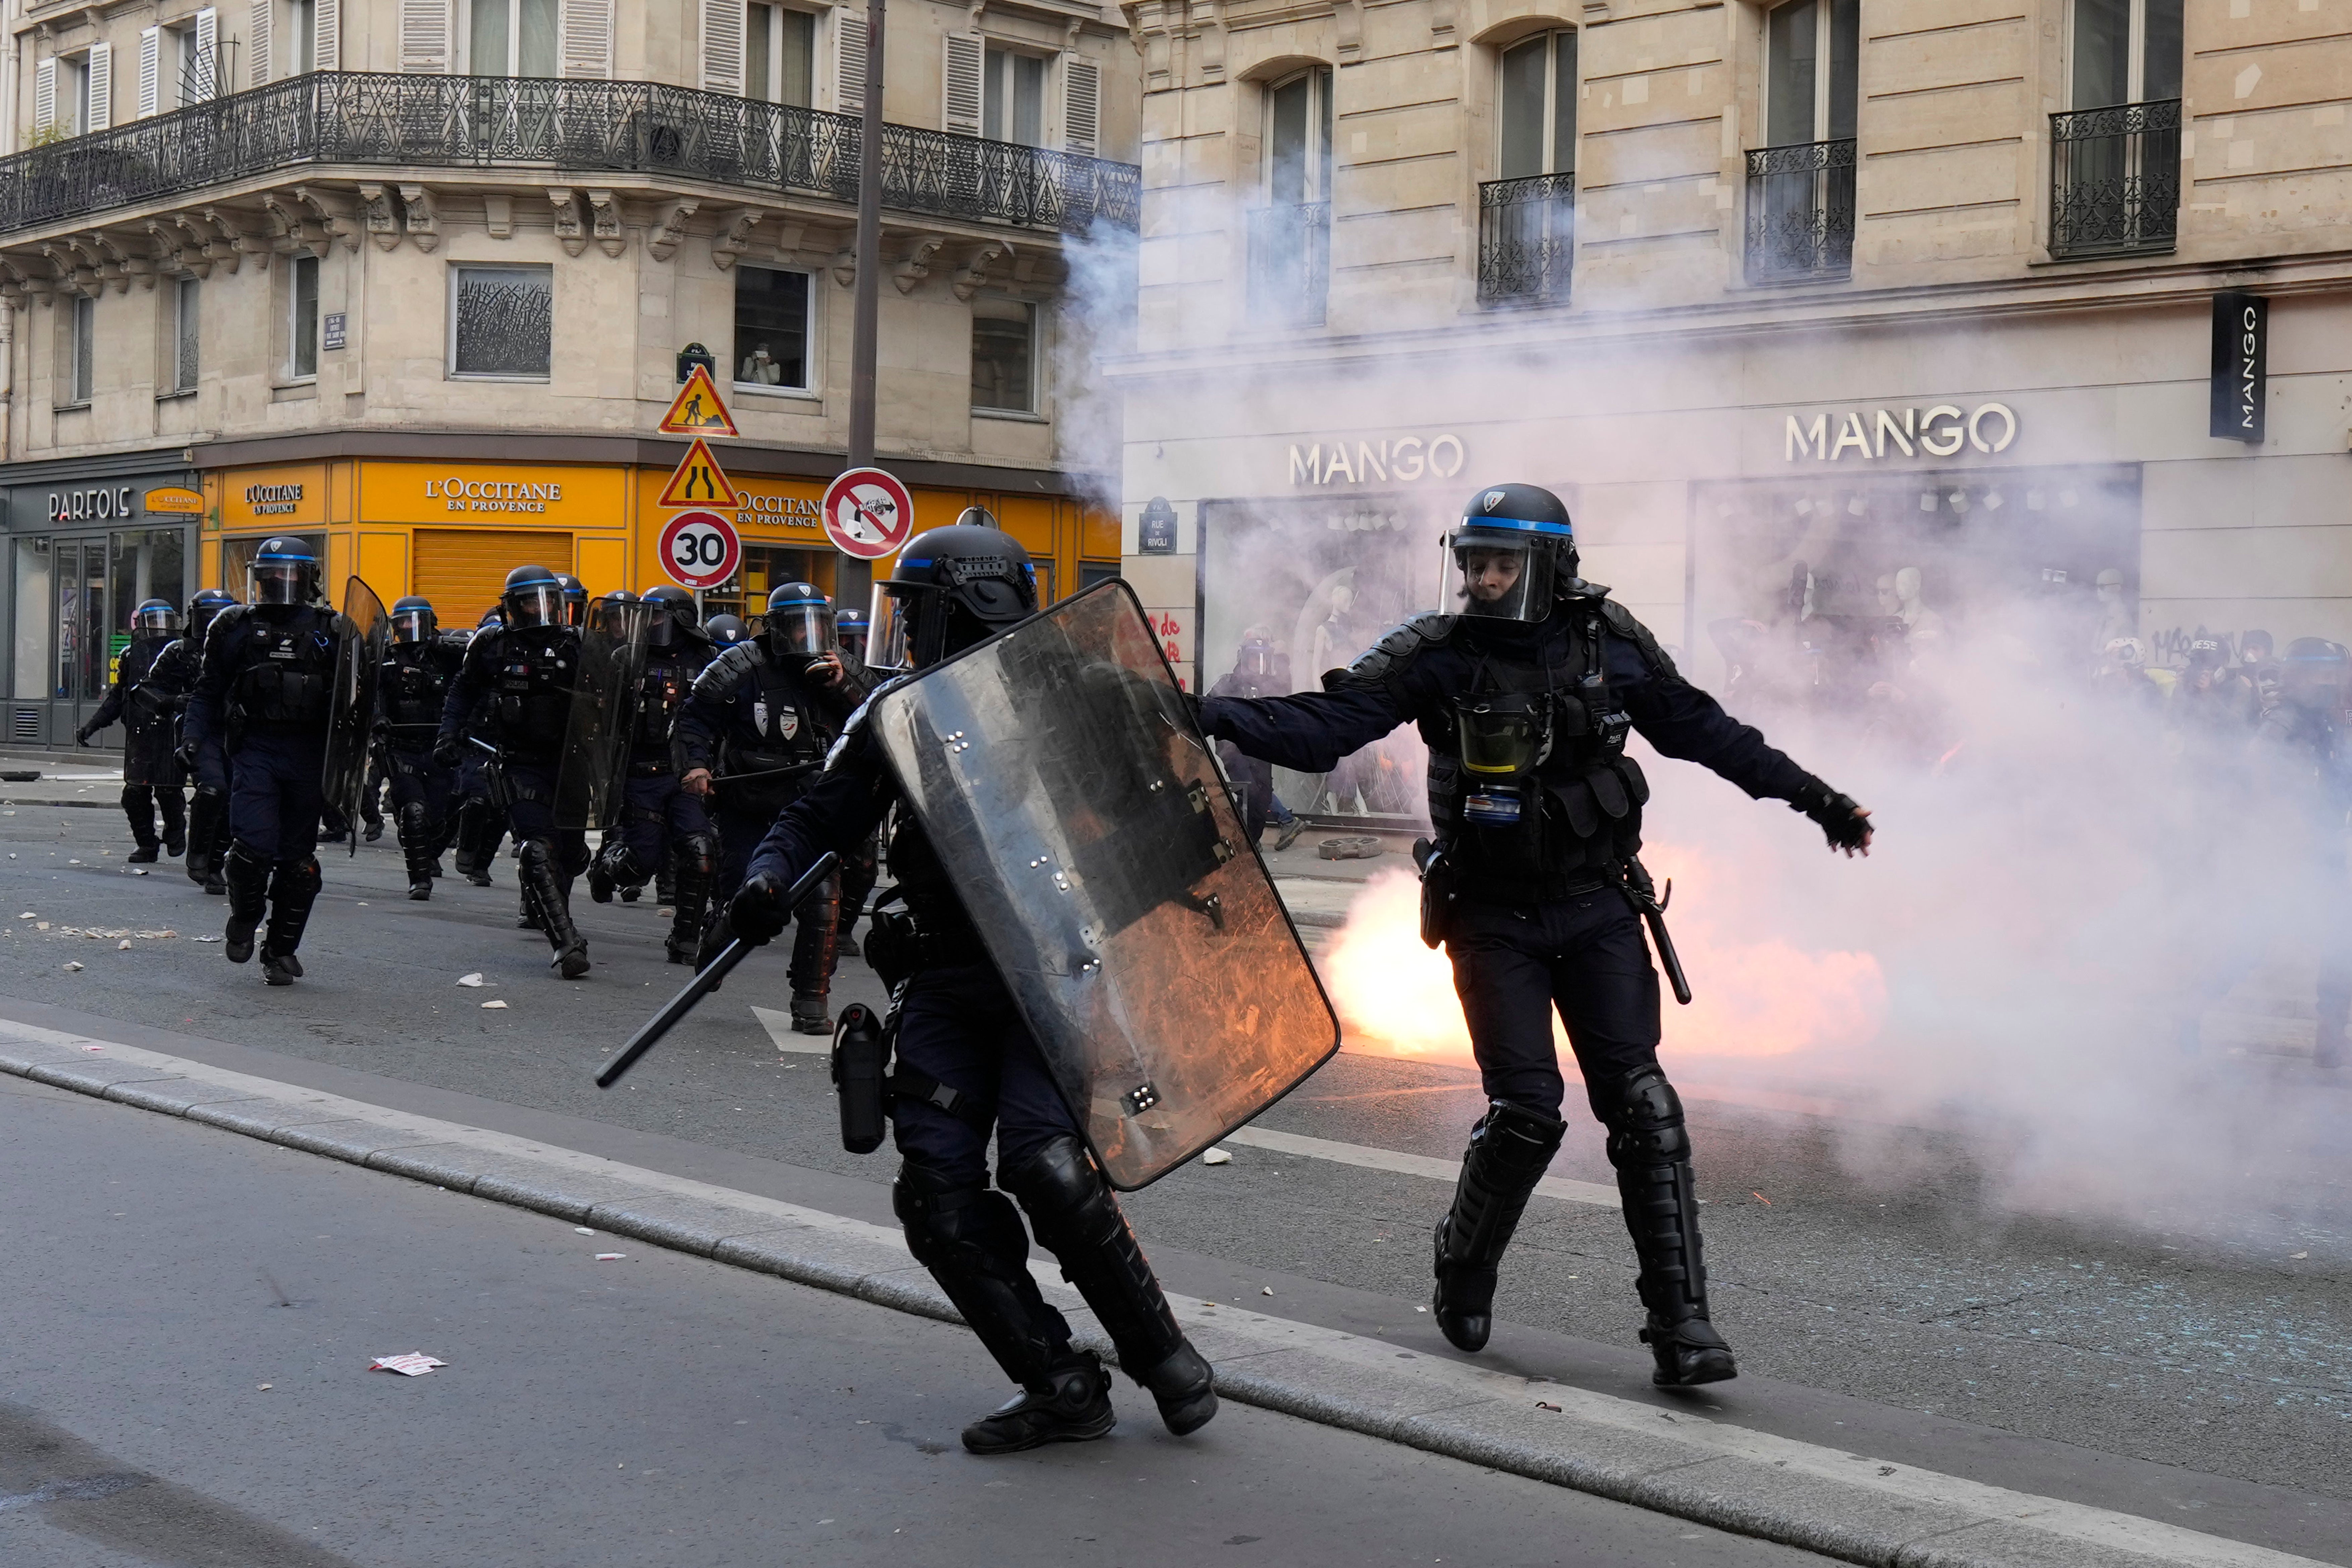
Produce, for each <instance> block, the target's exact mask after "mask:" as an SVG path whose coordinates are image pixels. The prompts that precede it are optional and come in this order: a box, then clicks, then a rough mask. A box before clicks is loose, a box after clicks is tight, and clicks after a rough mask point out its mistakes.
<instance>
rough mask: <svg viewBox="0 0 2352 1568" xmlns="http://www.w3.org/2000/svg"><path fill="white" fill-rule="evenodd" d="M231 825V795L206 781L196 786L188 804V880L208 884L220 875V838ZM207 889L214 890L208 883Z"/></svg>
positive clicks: (208, 890) (207, 890)
mask: <svg viewBox="0 0 2352 1568" xmlns="http://www.w3.org/2000/svg"><path fill="white" fill-rule="evenodd" d="M226 826H228V796H227V795H225V794H223V793H222V792H221V791H219V790H216V789H210V788H207V787H206V786H205V785H203V784H198V785H197V786H196V798H195V799H194V801H193V802H192V803H191V804H190V805H189V806H188V860H187V870H188V880H189V881H191V882H194V883H197V884H199V885H205V884H209V883H211V882H212V881H214V880H215V879H217V878H218V877H219V876H220V858H221V847H220V845H219V842H218V839H219V837H220V835H221V833H222V831H223V830H224V829H225V828H226ZM205 891H206V892H210V891H212V889H211V888H210V887H209V886H206V887H205Z"/></svg>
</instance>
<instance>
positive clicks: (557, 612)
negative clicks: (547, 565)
mask: <svg viewBox="0 0 2352 1568" xmlns="http://www.w3.org/2000/svg"><path fill="white" fill-rule="evenodd" d="M506 606H507V624H508V625H509V626H562V625H564V624H565V622H564V614H563V588H562V584H557V583H527V584H524V585H523V586H521V587H520V588H509V589H508V590H507V592H506ZM583 608H584V606H583Z"/></svg>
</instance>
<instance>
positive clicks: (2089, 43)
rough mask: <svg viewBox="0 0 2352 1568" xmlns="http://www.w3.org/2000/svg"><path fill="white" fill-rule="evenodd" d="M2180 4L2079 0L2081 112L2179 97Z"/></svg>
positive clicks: (2170, 0)
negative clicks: (2112, 105)
mask: <svg viewBox="0 0 2352 1568" xmlns="http://www.w3.org/2000/svg"><path fill="white" fill-rule="evenodd" d="M2180 12H2181V0H2074V70H2073V72H2072V73H2071V74H2072V76H2073V79H2074V81H2073V99H2072V101H2073V103H2074V107H2075V108H2076V109H2104V108H2106V107H2107V106H2109V105H2111V104H2118V103H2149V102H2153V101H2155V100H2158V99H2167V98H2179V96H2180Z"/></svg>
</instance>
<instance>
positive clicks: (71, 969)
mask: <svg viewBox="0 0 2352 1568" xmlns="http://www.w3.org/2000/svg"><path fill="white" fill-rule="evenodd" d="M80 967H81V963H80V961H79V960H75V961H74V962H72V963H68V964H67V965H66V973H68V974H71V973H73V972H74V971H75V970H77V969H79V968H80Z"/></svg>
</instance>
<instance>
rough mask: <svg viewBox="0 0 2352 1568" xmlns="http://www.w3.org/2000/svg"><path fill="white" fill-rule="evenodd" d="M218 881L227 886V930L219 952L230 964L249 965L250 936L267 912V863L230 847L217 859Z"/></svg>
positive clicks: (242, 849) (239, 846)
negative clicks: (219, 868) (219, 867)
mask: <svg viewBox="0 0 2352 1568" xmlns="http://www.w3.org/2000/svg"><path fill="white" fill-rule="evenodd" d="M221 879H222V880H223V881H225V882H226V883H227V884H228V926H227V929H226V931H224V932H223V933H222V936H221V952H223V953H224V954H225V955H226V957H227V959H228V961H229V962H230V963H250V962H251V961H252V958H253V933H254V931H256V930H257V929H258V928H259V926H260V924H261V921H262V917H263V916H265V915H267V914H268V912H269V862H268V861H267V860H264V859H263V858H261V857H260V856H258V855H256V854H255V853H254V852H253V851H252V850H250V849H248V848H247V847H245V846H244V845H242V844H231V845H230V846H229V847H228V853H227V854H226V855H225V856H223V857H222V858H221Z"/></svg>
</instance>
